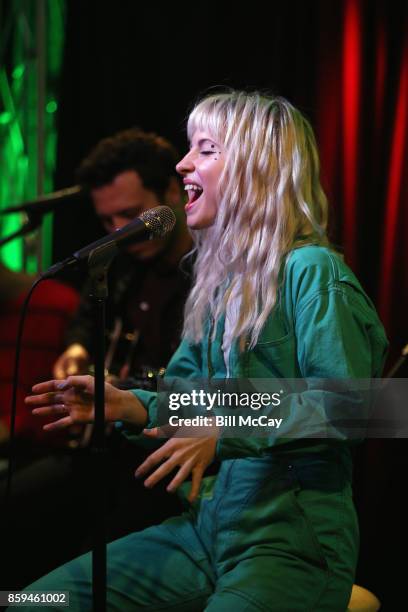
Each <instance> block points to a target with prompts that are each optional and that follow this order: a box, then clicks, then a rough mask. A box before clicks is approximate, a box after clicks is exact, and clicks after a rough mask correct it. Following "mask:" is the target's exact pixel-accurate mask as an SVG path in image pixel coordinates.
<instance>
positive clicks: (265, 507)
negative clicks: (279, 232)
mask: <svg viewBox="0 0 408 612" xmlns="http://www.w3.org/2000/svg"><path fill="white" fill-rule="evenodd" d="M208 336H209V334H208V333H207V334H206V336H205V337H204V339H203V341H202V342H201V343H200V345H192V344H189V343H188V342H186V341H183V342H182V343H181V345H180V347H179V348H178V350H177V352H176V353H175V355H174V356H173V358H172V360H171V362H170V364H169V366H168V370H167V374H168V375H169V376H176V377H179V378H184V379H186V378H189V379H200V378H201V379H202V378H206V377H218V378H220V377H221V378H222V377H225V376H226V372H227V369H226V365H225V363H224V358H223V352H222V348H221V346H222V336H223V325H222V323H221V324H220V325H219V326H218V329H217V332H216V338H215V339H214V341H210V339H209V337H208ZM386 348H387V341H386V338H385V334H384V330H383V327H382V325H381V323H380V321H379V319H378V317H377V314H376V312H375V309H374V307H373V305H372V303H371V301H370V300H369V298H368V297H367V295H366V294H365V293H364V291H363V289H362V288H361V286H360V284H359V282H358V281H357V280H356V278H355V276H354V275H353V273H352V272H351V271H350V269H349V268H348V267H347V266H346V265H345V264H344V263H343V261H342V259H341V258H340V257H339V256H338V255H337V254H336V253H334V252H333V251H331V250H329V249H328V248H325V247H320V246H315V245H308V246H303V247H300V248H297V249H295V250H293V251H292V252H291V253H290V254H289V256H288V257H287V260H286V265H285V271H284V275H283V281H282V285H281V288H280V291H279V299H278V301H277V304H276V306H275V308H274V309H273V311H272V313H271V315H270V316H269V318H268V321H267V323H266V325H265V327H264V329H263V331H262V333H261V335H260V338H259V342H258V343H257V345H256V346H255V348H254V349H252V350H249V349H248V348H247V350H245V351H244V352H240V351H239V349H238V346H237V345H235V346H233V347H232V350H231V353H230V357H229V364H228V365H229V370H228V371H229V372H230V373H231V376H233V377H234V378H240V377H242V378H251V379H254V378H321V379H328V378H347V379H352V378H364V379H368V378H373V377H378V376H381V371H382V367H383V363H384V358H385V353H386ZM134 393H135V394H136V395H137V396H138V397H139V398H140V399H141V401H142V402H143V404H144V405H145V407H146V409H147V410H148V413H149V425H148V426H149V427H154V426H155V423H156V409H157V397H156V394H154V393H151V392H147V391H140V390H139V391H138V390H135V391H134ZM316 393H318V392H317V391H316V389H315V390H314V399H316ZM323 393H325V394H327V391H322V394H323ZM322 397H323V396H322ZM326 399H327V398H325V400H326ZM292 401H293V403H294V407H295V408H296V407H298V409H299V410H301V408H302V405H304V404H305V402H307V401H308V397H307V392H306V393H299V394H298V395H296V394H294V396H293V398H292ZM322 403H323V402H322ZM293 414H296V410H294V411H293ZM127 435H129V436H130V437H132V432H129V431H128V432H127ZM136 438H137V436H136V435H135V439H136ZM217 458H218V459H219V460H220V461H221V467H220V471H219V473H218V475H217V476H216V477H208V478H206V479H204V481H203V484H202V490H201V494H200V497H199V500H198V501H197V502H195V503H194V504H193V505H192V506H191V507H190V508H188V509H187V511H186V512H185V513H184V514H183V515H181V516H180V517H176V518H173V519H170V520H168V521H166V522H165V523H163V524H162V525H159V526H154V527H151V528H149V529H147V530H145V531H143V532H139V533H133V534H131V535H129V536H126V537H124V538H122V539H120V540H117V541H116V542H113V543H112V544H110V545H109V547H108V610H109V611H113V610H117V611H118V612H119V611H120V612H124V611H127V610H151V611H154V610H160V611H164V610H174V611H177V612H184V611H186V612H187V611H199V610H206V611H207V612H229V611H230V610H231V611H234V612H241V611H242V612H243V611H252V610H254V611H255V610H264V611H266V610H270V611H276V612H297V611H302V612H304V611H305V612H306V611H319V612H320V611H327V612H336V611H339V612H344V611H345V610H346V608H347V603H348V600H349V597H350V592H351V587H352V584H353V580H354V572H355V566H356V562H357V555H358V524H357V519H356V514H355V510H354V506H353V502H352V493H351V470H352V466H351V458H350V444H349V442H348V441H347V440H344V439H343V438H342V437H341V436H339V439H337V440H336V439H331V440H318V439H315V440H312V439H308V440H299V439H297V440H289V439H288V438H283V439H282V438H281V439H279V438H278V437H277V436H276V435H272V434H271V435H270V436H269V437H262V438H261V437H259V438H256V437H248V438H245V439H242V438H227V437H221V438H220V440H219V441H218V443H217ZM62 528H63V526H62ZM90 585H91V562H90V555H89V554H88V555H84V556H82V557H80V558H78V559H76V560H74V561H72V562H70V563H68V564H66V565H64V566H63V567H61V568H58V569H56V570H55V571H53V572H52V573H50V574H49V575H47V576H45V577H44V578H42V579H40V580H38V581H37V582H35V583H34V584H32V585H30V586H29V587H27V589H26V590H27V591H30V590H57V589H58V590H68V591H69V592H70V599H71V605H70V608H69V609H70V610H75V611H76V610H78V611H79V610H81V611H82V610H91V606H92V601H91V586H90ZM14 609H15V608H14ZM25 609H27V608H25ZM34 609H36V610H38V608H33V610H34Z"/></svg>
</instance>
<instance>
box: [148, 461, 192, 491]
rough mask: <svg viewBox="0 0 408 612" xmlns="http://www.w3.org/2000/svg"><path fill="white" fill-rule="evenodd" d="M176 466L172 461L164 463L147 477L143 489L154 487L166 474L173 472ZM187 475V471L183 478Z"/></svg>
mask: <svg viewBox="0 0 408 612" xmlns="http://www.w3.org/2000/svg"><path fill="white" fill-rule="evenodd" d="M176 466H177V463H176V462H175V461H174V460H172V459H168V460H167V461H165V462H164V463H163V464H162V465H161V466H160V467H158V468H157V470H155V471H154V472H153V474H151V475H150V476H149V478H146V480H145V482H144V484H145V487H154V485H156V484H157V483H158V482H159V481H160V480H161V479H162V478H164V477H165V476H167V474H170V472H171V471H173V470H174V468H175V467H176ZM183 467H184V466H183ZM181 469H182V468H181ZM188 473H189V469H188V471H187V474H186V476H185V478H186V477H187V476H188ZM183 480H184V479H183Z"/></svg>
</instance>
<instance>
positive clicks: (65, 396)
mask: <svg viewBox="0 0 408 612" xmlns="http://www.w3.org/2000/svg"><path fill="white" fill-rule="evenodd" d="M32 390H33V393H34V395H30V396H28V397H26V398H25V403H26V404H27V405H28V406H29V407H31V408H33V411H32V412H33V414H37V415H40V416H51V417H56V419H57V420H54V421H53V422H52V423H48V424H47V425H44V429H45V430H47V431H55V430H58V429H64V428H66V427H70V426H71V425H75V424H84V423H92V422H93V420H94V378H93V377H92V376H69V377H68V378H67V379H66V380H49V381H47V382H43V383H39V384H38V385H34V387H33V389H32ZM105 420H106V421H127V422H129V423H132V424H133V425H138V426H144V425H146V422H147V412H146V410H145V408H144V406H143V404H142V403H141V402H140V401H139V400H138V399H137V397H136V396H135V395H133V393H131V392H130V391H121V390H120V389H116V388H115V387H113V386H112V385H110V384H109V383H105Z"/></svg>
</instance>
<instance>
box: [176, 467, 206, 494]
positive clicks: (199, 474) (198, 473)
mask: <svg viewBox="0 0 408 612" xmlns="http://www.w3.org/2000/svg"><path fill="white" fill-rule="evenodd" d="M203 474H204V467H203V466H197V467H196V468H195V469H194V470H193V472H192V479H191V489H190V493H189V495H188V501H189V502H193V501H194V500H195V499H196V498H197V497H198V494H199V493H200V488H201V481H202V479H203ZM177 486H178V485H177Z"/></svg>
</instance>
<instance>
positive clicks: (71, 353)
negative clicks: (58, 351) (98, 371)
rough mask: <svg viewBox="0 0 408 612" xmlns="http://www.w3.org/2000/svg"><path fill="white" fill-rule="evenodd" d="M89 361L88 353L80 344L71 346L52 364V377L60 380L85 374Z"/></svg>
mask: <svg viewBox="0 0 408 612" xmlns="http://www.w3.org/2000/svg"><path fill="white" fill-rule="evenodd" d="M89 359H90V358H89V353H88V351H87V350H86V348H85V347H84V346H82V344H78V343H75V344H71V345H70V346H69V347H68V348H67V349H66V350H65V351H64V352H63V353H62V355H60V356H59V357H58V359H57V361H56V362H55V363H54V367H53V372H52V373H53V376H54V377H55V378H61V379H62V378H67V376H76V375H77V374H86V372H87V371H88V366H89Z"/></svg>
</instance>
